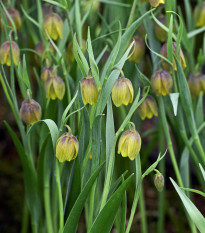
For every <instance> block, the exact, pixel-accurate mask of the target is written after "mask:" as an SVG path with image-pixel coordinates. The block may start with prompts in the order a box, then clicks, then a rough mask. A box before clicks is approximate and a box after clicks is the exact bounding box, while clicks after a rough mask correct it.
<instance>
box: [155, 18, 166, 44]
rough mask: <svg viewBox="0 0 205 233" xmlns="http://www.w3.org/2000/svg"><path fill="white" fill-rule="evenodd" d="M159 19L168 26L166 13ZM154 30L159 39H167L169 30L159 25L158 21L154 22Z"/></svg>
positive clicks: (163, 40)
mask: <svg viewBox="0 0 205 233" xmlns="http://www.w3.org/2000/svg"><path fill="white" fill-rule="evenodd" d="M157 19H158V20H159V21H160V23H162V24H163V25H164V26H167V19H166V16H165V15H162V14H161V15H159V16H158V17H157ZM154 32H155V36H156V37H157V39H158V40H159V41H161V42H165V41H166V40H167V32H166V31H165V30H164V29H163V28H162V27H160V26H159V24H157V23H156V22H155V23H154Z"/></svg>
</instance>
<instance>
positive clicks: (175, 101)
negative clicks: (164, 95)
mask: <svg viewBox="0 0 205 233" xmlns="http://www.w3.org/2000/svg"><path fill="white" fill-rule="evenodd" d="M169 97H170V99H171V103H172V107H173V110H174V115H175V116H176V115H177V107H178V102H179V93H171V94H169Z"/></svg>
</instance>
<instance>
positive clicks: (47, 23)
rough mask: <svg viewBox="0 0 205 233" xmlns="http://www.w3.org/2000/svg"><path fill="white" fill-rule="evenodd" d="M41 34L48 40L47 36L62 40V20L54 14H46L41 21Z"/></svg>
mask: <svg viewBox="0 0 205 233" xmlns="http://www.w3.org/2000/svg"><path fill="white" fill-rule="evenodd" d="M43 33H44V36H45V38H46V40H48V39H49V38H48V36H47V33H48V35H49V36H50V37H51V38H52V39H53V40H57V39H58V37H59V38H60V39H62V38H63V20H62V19H61V17H60V16H59V15H57V14H56V13H51V14H47V15H46V16H45V17H44V19H43Z"/></svg>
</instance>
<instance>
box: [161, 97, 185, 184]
mask: <svg viewBox="0 0 205 233" xmlns="http://www.w3.org/2000/svg"><path fill="white" fill-rule="evenodd" d="M158 100H159V109H160V117H161V120H162V126H163V129H164V133H165V137H166V139H167V144H168V149H169V154H170V157H171V161H172V165H173V168H174V172H175V175H176V178H177V181H178V183H179V186H181V187H183V182H182V178H181V175H180V172H179V167H178V164H177V161H176V158H175V153H174V148H173V145H172V140H171V136H170V132H169V127H168V123H167V118H166V113H165V107H164V102H163V97H162V96H159V99H158Z"/></svg>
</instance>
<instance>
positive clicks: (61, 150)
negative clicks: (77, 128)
mask: <svg viewBox="0 0 205 233" xmlns="http://www.w3.org/2000/svg"><path fill="white" fill-rule="evenodd" d="M78 149H79V143H78V140H77V138H76V137H75V136H73V135H72V133H71V131H69V132H67V133H64V134H63V135H61V136H60V137H59V139H58V140H57V143H56V157H57V158H58V160H59V161H60V162H64V161H69V162H70V161H71V160H73V159H75V158H76V157H77V155H78Z"/></svg>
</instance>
